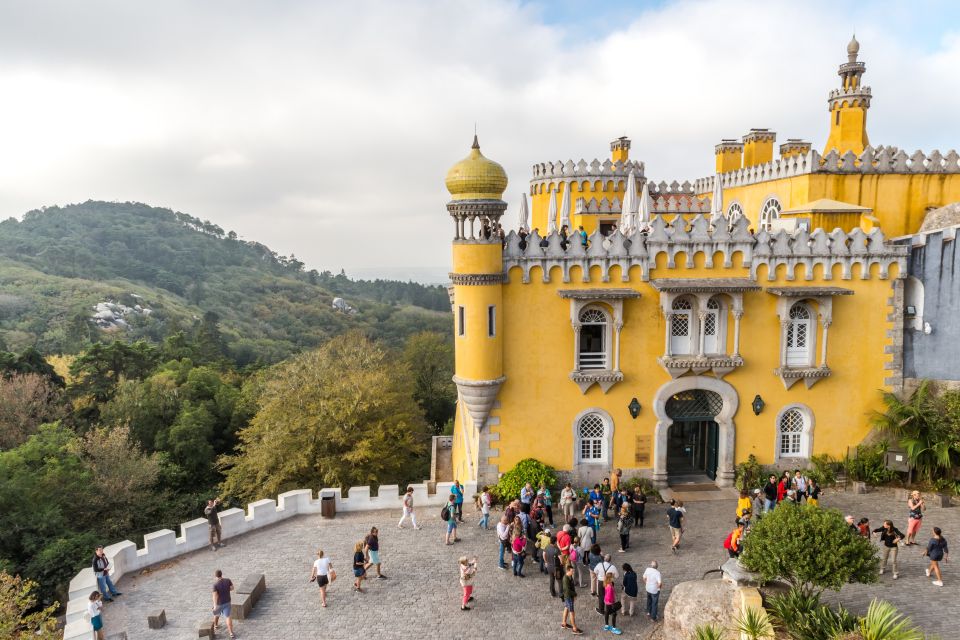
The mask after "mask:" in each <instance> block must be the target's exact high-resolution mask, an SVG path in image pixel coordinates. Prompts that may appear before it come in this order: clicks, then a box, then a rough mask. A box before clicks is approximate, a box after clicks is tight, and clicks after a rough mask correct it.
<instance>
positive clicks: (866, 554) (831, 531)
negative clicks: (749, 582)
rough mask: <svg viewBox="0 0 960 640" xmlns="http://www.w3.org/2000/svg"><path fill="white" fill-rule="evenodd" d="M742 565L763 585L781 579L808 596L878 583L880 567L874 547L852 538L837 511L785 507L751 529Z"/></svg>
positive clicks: (766, 516) (808, 506)
mask: <svg viewBox="0 0 960 640" xmlns="http://www.w3.org/2000/svg"><path fill="white" fill-rule="evenodd" d="M826 550H828V551H826ZM740 561H741V563H742V564H743V565H744V566H745V567H746V568H747V569H750V570H751V571H755V572H757V573H759V574H760V576H761V578H762V579H763V580H764V581H766V582H769V581H772V580H776V579H782V580H785V581H786V582H788V583H790V585H792V586H794V587H800V588H803V589H806V590H808V592H809V591H812V590H822V589H834V590H839V589H840V587H842V586H843V585H845V584H847V583H848V582H862V583H870V582H876V581H877V579H878V575H879V568H880V560H879V558H878V557H877V550H876V548H875V547H874V546H873V545H872V544H871V543H870V541H869V540H868V539H866V538H864V537H861V536H857V535H852V534H851V532H850V529H849V528H848V526H847V523H846V522H844V519H843V515H842V514H841V513H840V512H839V511H837V510H835V509H820V508H818V507H814V506H811V505H807V504H804V505H794V504H789V503H784V504H781V505H780V506H778V507H777V508H776V509H774V510H773V512H772V513H768V514H766V515H764V517H763V518H762V519H760V520H759V521H758V522H757V523H756V524H755V525H753V527H752V531H751V532H750V536H749V537H748V538H747V539H746V540H745V542H744V552H743V555H742V556H741V558H740Z"/></svg>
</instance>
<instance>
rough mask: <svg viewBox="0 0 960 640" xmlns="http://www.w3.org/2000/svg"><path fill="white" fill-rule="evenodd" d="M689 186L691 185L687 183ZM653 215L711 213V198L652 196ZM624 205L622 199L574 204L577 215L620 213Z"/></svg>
mask: <svg viewBox="0 0 960 640" xmlns="http://www.w3.org/2000/svg"><path fill="white" fill-rule="evenodd" d="M687 184H689V183H687ZM651 201H652V206H651V208H650V211H651V213H655V214H657V213H659V214H665V213H710V198H697V197H696V196H695V195H693V194H692V193H688V194H676V195H674V194H671V195H665V196H661V195H659V194H657V195H651ZM621 209H622V203H621V202H620V198H617V197H614V198H613V199H612V200H610V199H609V198H606V197H604V198H600V199H599V200H598V199H597V198H589V199H587V198H577V200H576V203H575V204H574V213H577V214H605V213H620V212H621Z"/></svg>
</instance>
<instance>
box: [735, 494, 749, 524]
mask: <svg viewBox="0 0 960 640" xmlns="http://www.w3.org/2000/svg"><path fill="white" fill-rule="evenodd" d="M752 508H753V502H752V501H751V500H750V494H749V493H747V492H746V491H741V492H740V497H739V498H737V520H741V519H742V518H743V514H745V513H746V514H748V515H747V517H748V518H749V517H750V516H749V514H750V510H751V509H752Z"/></svg>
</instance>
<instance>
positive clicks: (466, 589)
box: [460, 556, 477, 611]
mask: <svg viewBox="0 0 960 640" xmlns="http://www.w3.org/2000/svg"><path fill="white" fill-rule="evenodd" d="M475 575H477V559H476V557H474V558H467V556H461V557H460V586H461V587H463V601H462V602H461V603H460V610H461V611H470V607H469V606H468V603H469V602H470V601H471V600H473V577H474V576H475Z"/></svg>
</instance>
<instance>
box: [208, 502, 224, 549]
mask: <svg viewBox="0 0 960 640" xmlns="http://www.w3.org/2000/svg"><path fill="white" fill-rule="evenodd" d="M219 506H220V499H219V498H215V499H212V500H207V506H206V508H205V509H204V510H203V515H204V517H206V519H207V523H208V524H209V525H210V549H211V550H213V551H216V550H217V547H222V546H224V545H223V543H222V542H221V541H220V537H221V534H222V533H223V530H222V529H221V528H220V515H219V514H218V511H219V509H218V508H217V507H219Z"/></svg>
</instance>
